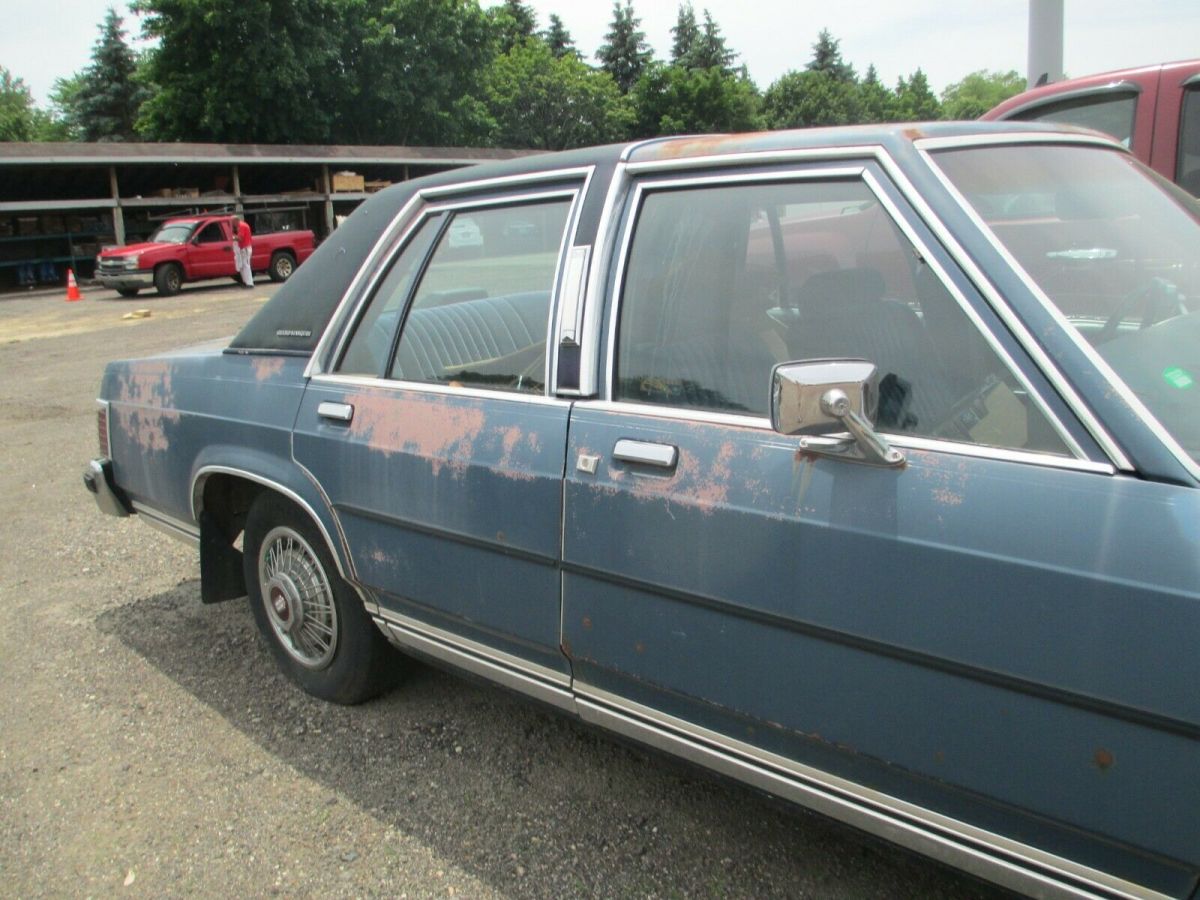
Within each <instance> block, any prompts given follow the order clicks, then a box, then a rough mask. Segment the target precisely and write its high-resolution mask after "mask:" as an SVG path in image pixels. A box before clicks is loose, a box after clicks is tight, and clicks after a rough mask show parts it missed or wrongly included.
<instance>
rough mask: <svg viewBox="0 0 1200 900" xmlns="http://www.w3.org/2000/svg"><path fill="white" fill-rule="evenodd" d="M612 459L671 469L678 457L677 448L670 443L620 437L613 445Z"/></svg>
mask: <svg viewBox="0 0 1200 900" xmlns="http://www.w3.org/2000/svg"><path fill="white" fill-rule="evenodd" d="M613 459H619V460H621V461H623V462H632V463H641V464H642V465H644V466H657V467H658V468H660V469H673V468H675V463H676V461H677V460H678V459H679V448H677V447H675V446H674V445H672V444H655V443H651V442H650V441H631V440H629V439H628V438H621V440H619V441H617V443H616V446H615V447H613Z"/></svg>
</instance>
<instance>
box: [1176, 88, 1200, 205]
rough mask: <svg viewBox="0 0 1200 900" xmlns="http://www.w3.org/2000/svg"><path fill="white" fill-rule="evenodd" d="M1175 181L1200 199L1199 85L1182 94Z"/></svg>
mask: <svg viewBox="0 0 1200 900" xmlns="http://www.w3.org/2000/svg"><path fill="white" fill-rule="evenodd" d="M1175 180H1176V181H1177V182H1179V186H1180V187H1182V188H1183V189H1184V190H1185V191H1187V192H1188V193H1189V194H1191V195H1192V196H1193V197H1200V84H1198V85H1193V86H1192V87H1189V88H1188V89H1187V90H1186V91H1185V92H1184V94H1183V111H1182V112H1181V113H1180V118H1179V161H1178V163H1177V164H1176V170H1175Z"/></svg>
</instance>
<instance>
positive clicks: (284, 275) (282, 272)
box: [267, 250, 296, 281]
mask: <svg viewBox="0 0 1200 900" xmlns="http://www.w3.org/2000/svg"><path fill="white" fill-rule="evenodd" d="M295 271H296V257H294V256H292V252H291V251H290V250H276V251H275V252H274V253H273V254H272V255H271V265H270V266H269V267H268V269H267V274H268V275H270V276H271V280H272V281H287V280H288V279H289V278H291V277H292V273H293V272H295Z"/></svg>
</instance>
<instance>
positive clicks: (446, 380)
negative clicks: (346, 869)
mask: <svg viewBox="0 0 1200 900" xmlns="http://www.w3.org/2000/svg"><path fill="white" fill-rule="evenodd" d="M578 193H579V191H578V186H577V185H568V186H562V187H557V188H554V189H539V190H538V191H536V192H535V193H525V194H521V195H519V196H517V195H508V196H505V197H501V198H495V197H491V198H487V199H481V200H474V201H469V200H466V199H459V200H456V202H454V203H442V204H440V205H430V206H428V207H427V208H425V209H424V211H423V212H422V213H421V214H420V215H419V216H418V221H417V222H416V224H414V225H413V227H412V228H411V229H410V230H409V232H408V234H407V236H406V238H405V239H404V241H403V244H402V246H401V247H400V248H399V250H398V251H397V252H396V253H395V254H394V256H393V257H392V258H391V259H390V260H389V261H387V263H386V265H385V266H383V268H382V269H381V270H380V272H379V273H378V274H377V283H376V285H375V286H374V287H373V288H372V289H371V292H370V296H369V297H368V299H367V303H366V306H365V310H364V311H363V313H362V315H361V316H360V318H359V319H358V321H357V324H356V325H355V327H354V330H353V333H352V335H351V336H350V337H349V339H348V341H347V342H346V344H345V347H344V349H343V350H342V351H341V352H340V354H339V357H338V358H337V359H336V361H335V363H334V365H333V366H332V372H331V373H330V374H327V375H319V376H317V377H315V378H313V379H312V382H311V384H310V386H309V388H308V390H307V392H306V394H305V398H304V401H303V404H302V407H301V410H300V413H299V416H298V419H297V424H296V429H295V439H294V454H295V458H296V460H297V461H298V462H299V463H300V464H301V465H303V466H304V467H305V468H306V469H307V470H308V471H309V472H311V473H312V476H313V478H314V479H315V480H316V481H317V482H318V483H319V484H320V486H321V488H322V489H323V490H324V491H325V493H326V495H327V496H328V498H329V501H330V503H331V505H332V507H333V509H334V510H335V512H336V515H337V518H338V521H339V523H340V526H341V530H342V533H343V535H344V538H345V541H346V544H347V546H348V548H349V555H350V557H351V561H352V564H353V568H354V573H355V577H356V578H357V580H358V581H359V582H360V583H361V585H363V586H364V587H366V588H367V589H369V591H370V592H371V593H372V595H374V597H375V599H376V600H377V601H378V604H379V615H380V617H381V618H382V619H383V620H385V621H386V622H387V623H388V627H390V628H391V629H392V633H393V636H395V637H397V638H398V639H400V640H402V641H406V642H409V643H416V644H418V645H419V647H418V648H419V649H425V650H429V649H430V648H431V647H433V644H431V642H434V643H436V647H433V649H434V650H436V652H439V653H441V654H443V655H445V654H446V653H453V654H457V655H455V656H454V659H455V661H456V662H459V663H462V661H463V656H462V654H466V655H467V656H469V657H470V659H471V660H472V661H473V662H474V663H476V664H478V663H479V662H480V661H481V660H482V661H484V663H485V664H486V666H488V667H489V668H487V669H486V671H487V672H488V674H489V675H491V676H493V677H500V675H499V674H498V673H501V672H502V673H507V675H509V676H511V675H512V673H514V672H515V673H517V675H516V677H519V678H522V679H525V681H524V682H522V684H523V685H524V686H526V687H529V685H533V684H535V683H536V684H549V685H552V686H555V689H556V690H557V691H559V692H560V693H558V694H552V695H551V699H553V698H555V697H557V698H558V699H560V700H561V699H562V698H563V697H565V696H566V695H565V693H563V689H565V686H566V683H567V680H568V679H567V664H566V661H565V659H564V658H563V656H562V653H561V651H560V650H559V595H560V587H559V573H558V551H559V545H560V529H561V506H562V473H563V460H564V453H565V447H566V431H567V417H568V410H569V408H570V406H569V403H567V402H565V401H561V400H557V399H554V398H551V397H549V396H548V393H547V390H546V353H545V350H546V335H547V329H548V323H549V317H550V312H551V308H552V303H551V297H552V292H553V288H554V284H555V279H556V277H557V271H558V263H559V258H560V256H561V252H562V248H563V246H564V241H565V238H566V235H567V231H568V223H569V222H571V221H573V216H574V213H573V211H574V206H575V202H576V199H577V196H578ZM463 220H468V221H469V225H470V230H471V232H472V234H475V235H478V238H479V239H478V240H477V241H472V242H470V243H469V244H468V245H466V246H463V245H462V244H461V242H460V241H458V240H456V239H455V235H457V234H459V233H460V231H461V230H462V227H461V226H460V227H458V228H456V227H455V224H454V223H455V222H456V221H463ZM518 220H519V221H534V222H536V223H537V228H538V234H537V239H536V242H535V243H534V244H533V245H532V246H531V245H530V244H528V243H524V242H516V241H513V240H511V239H510V238H509V237H507V236H506V234H505V227H506V225H508V224H510V223H511V222H512V221H518ZM450 648H453V649H450ZM526 682H528V684H526Z"/></svg>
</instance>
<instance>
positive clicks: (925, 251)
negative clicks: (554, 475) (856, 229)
mask: <svg viewBox="0 0 1200 900" xmlns="http://www.w3.org/2000/svg"><path fill="white" fill-rule="evenodd" d="M872 154H873V158H874V159H875V160H876V161H877V162H879V163H880V165H881V167H883V168H884V170H885V171H887V169H888V164H889V163H890V164H891V165H892V166H894V165H895V163H894V161H893V160H892V159H891V157H890V155H889V154H888V153H887V152H886V151H884V150H883V149H882V148H878V147H877V148H873V151H872ZM889 174H892V173H889ZM837 178H841V179H847V178H857V179H861V181H862V182H863V183H864V184H865V185H866V187H867V189H868V190H869V191H870V192H871V194H872V195H873V196H874V197H875V199H876V201H877V202H878V203H879V204H880V205H881V206H882V207H883V209H884V211H885V213H886V214H887V216H888V218H889V219H890V220H891V221H892V222H893V223H894V224H895V225H896V227H897V228H898V229H899V230H900V233H901V234H903V235H904V237H905V239H906V240H908V242H909V243H910V245H911V246H912V247H914V248H915V249H916V250H917V251H918V252H919V253H920V254H921V256H922V258H923V259H924V260H925V262H926V264H927V265H928V266H929V267H930V268H931V269H932V270H933V272H934V275H935V276H936V277H937V279H938V282H939V283H940V284H941V285H942V287H943V288H944V289H945V290H946V291H947V292H948V293H949V294H950V296H951V297H952V298H953V299H954V302H955V303H956V304H957V305H958V307H959V309H961V310H962V311H963V312H964V313H965V314H966V316H967V319H968V321H970V322H971V324H972V325H973V326H974V327H975V330H976V332H978V333H979V334H981V335H982V336H983V338H984V340H985V342H986V343H987V344H988V346H989V347H990V348H991V349H992V352H994V353H995V354H996V355H997V357H998V358H999V359H1000V361H1001V363H1003V364H1004V366H1005V368H1006V369H1007V370H1008V371H1009V372H1010V373H1011V374H1012V375H1013V377H1015V378H1016V379H1017V381H1018V382H1020V384H1021V386H1022V387H1023V388H1024V389H1025V390H1026V391H1027V392H1028V394H1029V396H1030V397H1031V398H1032V399H1033V401H1034V404H1035V406H1036V407H1037V409H1038V410H1039V411H1040V412H1041V413H1042V415H1043V416H1045V418H1046V421H1047V422H1048V423H1050V425H1051V427H1052V428H1053V429H1054V431H1055V433H1056V434H1057V435H1058V436H1059V438H1060V439H1061V440H1062V441H1063V443H1064V445H1065V446H1066V448H1067V449H1068V450H1069V451H1070V452H1071V453H1073V454H1074V456H1075V458H1076V459H1077V460H1079V461H1083V460H1086V458H1087V454H1086V453H1085V452H1084V450H1083V448H1082V447H1081V446H1080V445H1079V443H1078V442H1077V441H1076V440H1075V438H1074V436H1073V435H1072V434H1071V432H1070V430H1069V429H1068V428H1067V427H1066V425H1064V424H1063V422H1062V421H1061V420H1060V419H1059V417H1058V416H1057V415H1056V414H1055V413H1054V411H1053V410H1052V409H1051V408H1050V405H1049V404H1048V403H1047V402H1046V400H1045V398H1044V397H1043V396H1042V395H1041V393H1040V392H1039V391H1038V390H1037V389H1036V388H1035V387H1034V386H1033V384H1032V383H1031V382H1030V380H1029V379H1028V378H1027V377H1026V375H1025V373H1024V372H1023V371H1022V369H1021V367H1020V366H1019V365H1017V362H1016V360H1014V359H1013V357H1012V355H1011V354H1010V353H1009V352H1008V351H1007V350H1006V349H1005V347H1004V345H1003V344H1001V343H1000V341H999V340H998V339H997V338H996V335H995V334H994V333H993V332H992V330H991V329H990V328H989V327H988V326H987V324H986V323H985V322H984V321H983V319H982V317H981V316H980V315H979V314H978V313H977V312H976V311H975V309H974V308H973V307H972V306H971V304H970V303H969V302H967V298H966V296H965V295H964V294H963V293H962V291H960V290H959V289H958V286H957V285H955V284H954V282H953V280H952V279H951V278H950V276H949V273H948V272H947V271H946V269H945V268H944V267H943V266H942V265H941V264H940V263H939V262H938V260H937V259H936V257H935V256H934V254H933V253H932V251H931V250H930V248H929V246H928V245H927V244H926V243H925V241H923V240H922V239H921V238H920V236H919V235H918V234H917V233H916V231H915V230H914V229H913V228H912V227H911V226H910V225H909V223H908V222H907V221H906V219H905V218H904V216H903V214H902V212H901V210H900V209H899V207H897V205H896V204H895V202H893V201H892V199H891V198H890V197H889V196H888V195H887V193H886V191H885V190H884V189H883V186H882V184H881V183H880V181H879V179H878V178H877V177H876V176H875V175H874V173H872V172H871V171H870V169H868V168H867V167H866V166H829V167H822V168H819V169H809V170H805V171H800V172H797V171H786V172H748V173H741V174H732V175H709V176H698V177H696V178H682V179H672V180H661V181H650V180H647V181H643V182H640V183H639V184H637V185H636V187H635V188H634V192H633V198H632V201H631V202H630V203H629V204H628V209H629V210H630V212H629V214H628V215H627V216H626V218H625V230H624V234H623V235H622V237H621V246H620V251H619V253H620V255H619V257H618V262H617V268H616V272H615V274H614V277H613V284H612V286H611V289H610V290H609V292H608V296H609V297H610V304H609V321H608V342H607V348H606V352H607V358H606V365H605V385H604V389H603V391H602V394H601V395H602V396H603V397H604V399H606V400H608V401H609V402H613V403H622V402H623V401H618V400H614V399H613V392H614V388H615V385H616V351H617V325H618V321H619V315H620V307H621V300H622V298H621V296H620V294H621V290H622V288H623V285H624V279H625V269H626V266H627V265H628V261H629V255H630V252H631V247H632V232H633V226H634V223H635V220H636V218H637V216H638V214H639V211H640V207H641V203H642V198H643V196H644V195H645V194H646V193H648V192H651V191H655V190H663V189H671V188H694V187H708V186H713V185H724V184H733V185H736V184H748V183H749V184H753V183H762V182H771V181H781V180H782V181H811V180H818V179H837ZM896 186H897V190H898V191H899V192H900V193H901V195H902V196H905V197H906V199H910V195H909V194H908V192H906V191H905V190H904V185H903V184H902V183H901V182H900V181H899V180H896ZM913 209H914V210H916V209H917V207H916V206H915V205H914V206H913ZM764 393H765V389H764ZM734 418H735V419H737V420H745V419H750V420H757V421H758V422H761V421H766V420H764V419H762V418H761V417H754V416H737V417H734ZM769 424H770V423H769V421H768V426H769ZM897 443H904V438H903V437H901V438H900V439H899V440H898V441H897ZM944 443H954V442H944ZM1015 452H1018V453H1020V452H1021V451H1015ZM1030 455H1031V456H1034V457H1036V458H1038V459H1041V458H1042V456H1043V454H1036V453H1034V454H1030ZM1045 456H1046V457H1048V458H1050V459H1054V458H1055V457H1052V456H1050V455H1049V454H1045Z"/></svg>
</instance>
